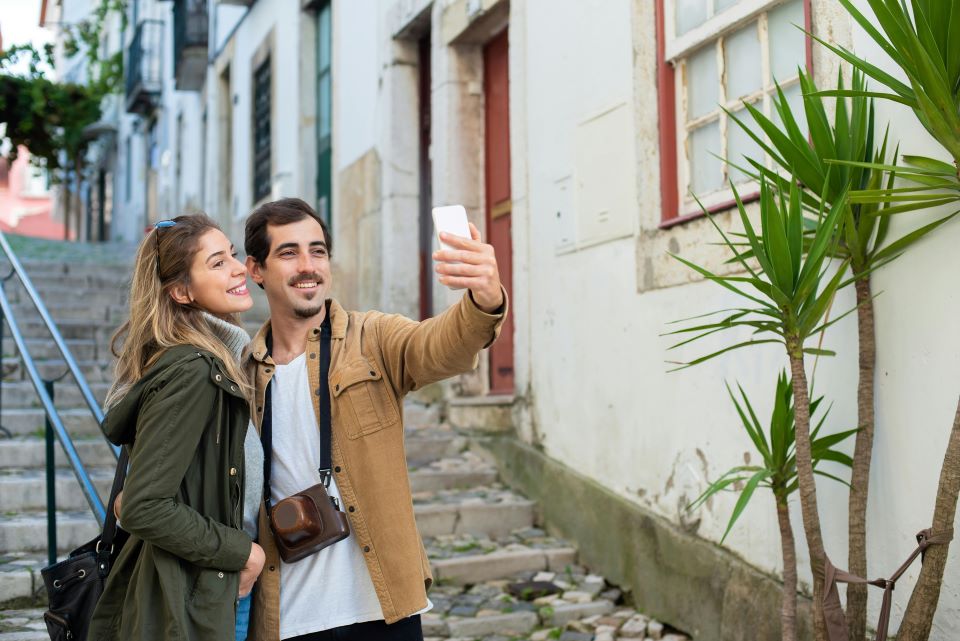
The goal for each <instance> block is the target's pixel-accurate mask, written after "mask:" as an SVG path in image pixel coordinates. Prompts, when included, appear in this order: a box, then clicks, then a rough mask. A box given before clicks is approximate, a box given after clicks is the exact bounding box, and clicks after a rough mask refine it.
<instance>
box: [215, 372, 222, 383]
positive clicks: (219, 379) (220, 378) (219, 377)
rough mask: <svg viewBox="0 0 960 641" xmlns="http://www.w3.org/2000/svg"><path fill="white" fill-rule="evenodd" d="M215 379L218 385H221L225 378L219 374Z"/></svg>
mask: <svg viewBox="0 0 960 641" xmlns="http://www.w3.org/2000/svg"><path fill="white" fill-rule="evenodd" d="M213 378H214V380H216V381H217V382H218V383H219V382H220V381H221V380H223V377H222V376H220V375H219V374H217V375H216V376H214V377H213Z"/></svg>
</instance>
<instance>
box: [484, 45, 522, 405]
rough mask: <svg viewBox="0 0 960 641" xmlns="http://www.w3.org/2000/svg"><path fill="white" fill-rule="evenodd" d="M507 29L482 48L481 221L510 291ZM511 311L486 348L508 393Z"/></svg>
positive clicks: (495, 389)
mask: <svg viewBox="0 0 960 641" xmlns="http://www.w3.org/2000/svg"><path fill="white" fill-rule="evenodd" d="M508 53H509V48H508V44H507V30H506V29H504V30H503V32H502V33H500V35H498V36H496V37H495V38H493V39H492V40H491V41H490V42H489V43H487V45H486V46H485V47H484V49H483V93H484V100H485V104H486V113H485V115H484V119H485V120H484V124H485V125H486V126H485V131H486V140H485V141H484V151H485V159H486V160H485V166H484V170H485V175H486V202H487V211H486V219H487V220H486V222H487V237H488V242H489V243H490V244H491V245H493V248H494V250H495V252H496V254H497V264H498V265H499V268H500V279H501V280H502V281H503V286H504V287H505V288H506V290H507V295H508V296H510V297H511V298H512V297H513V247H512V243H511V236H510V218H511V202H510V74H509V55H508ZM513 317H514V316H513V313H512V312H511V314H510V315H509V316H508V317H507V320H506V322H505V323H504V325H503V330H502V332H501V334H500V339H499V340H498V341H497V342H496V343H494V345H493V347H491V348H490V393H491V394H512V393H513Z"/></svg>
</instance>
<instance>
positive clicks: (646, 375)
mask: <svg viewBox="0 0 960 641" xmlns="http://www.w3.org/2000/svg"><path fill="white" fill-rule="evenodd" d="M630 4H631V3H630V2H628V1H627V0H611V1H610V2H604V3H602V4H600V3H571V4H570V5H568V7H567V10H565V11H556V7H555V4H554V3H549V2H545V1H534V0H531V1H530V2H527V3H525V9H524V11H525V25H524V27H523V29H522V30H520V29H516V30H512V32H511V48H512V49H514V50H515V49H517V48H520V47H523V51H524V52H525V57H526V63H525V68H524V69H523V70H522V71H521V72H520V73H519V74H518V73H514V72H513V69H511V73H512V75H513V78H514V80H513V83H514V86H513V87H512V91H514V92H515V94H516V91H517V90H516V83H517V79H518V78H525V82H526V91H525V93H526V104H525V106H524V108H523V109H521V106H520V105H517V104H516V102H514V104H513V105H512V118H513V120H514V122H515V121H516V119H517V118H518V117H520V118H523V119H524V122H523V124H522V125H521V127H522V128H523V129H525V131H526V153H527V158H526V165H527V177H528V180H529V185H528V189H529V192H528V209H527V210H528V212H529V213H528V215H527V219H526V220H521V217H520V216H517V219H516V220H515V223H514V224H515V227H518V228H520V229H521V230H523V231H524V233H528V234H529V240H528V241H527V242H525V243H515V251H517V252H518V254H519V255H518V256H517V257H516V258H515V263H516V264H522V265H524V266H525V270H523V271H520V270H518V274H517V277H516V282H515V287H516V289H515V298H517V299H523V300H524V302H525V305H524V307H525V311H526V318H520V317H518V322H520V323H525V324H527V330H526V331H523V330H518V336H524V335H528V336H529V339H528V340H523V341H518V344H517V349H518V351H520V352H526V353H525V354H522V355H520V354H518V362H522V361H524V360H529V362H530V363H531V365H530V376H531V396H532V405H533V409H532V417H531V419H532V422H533V425H532V429H533V430H534V433H535V434H536V437H537V438H539V439H540V441H541V442H542V444H543V446H544V449H545V451H546V453H547V454H548V455H550V456H551V457H553V458H556V459H558V460H560V461H562V462H563V463H565V464H567V465H569V466H571V467H574V468H576V469H578V470H580V471H581V472H583V473H585V474H586V475H588V476H590V477H591V478H594V479H596V480H597V481H599V482H601V483H602V484H604V485H605V486H607V487H609V488H610V489H612V490H613V491H615V492H617V493H619V494H622V495H623V496H625V497H627V498H629V499H631V500H633V501H635V502H637V503H638V504H640V505H643V506H644V507H646V508H648V509H651V510H653V511H655V512H657V513H659V514H661V515H663V516H665V517H667V518H669V519H671V520H672V521H673V522H675V523H677V524H679V525H681V526H683V527H686V528H688V529H691V530H696V531H697V533H698V534H699V535H700V536H703V537H706V538H708V539H711V540H714V541H719V540H720V538H721V536H722V535H723V531H724V529H725V527H726V522H727V518H728V516H729V514H730V513H731V511H732V509H733V505H734V502H735V496H724V497H719V498H717V499H715V500H713V501H711V503H710V504H709V505H708V506H707V507H706V508H705V509H703V510H700V511H699V512H696V513H693V514H688V513H686V512H685V511H684V510H683V506H684V505H685V503H686V502H687V501H689V500H692V499H693V498H695V497H696V495H697V494H698V493H699V492H700V491H702V489H703V488H704V487H705V484H706V480H707V479H710V480H713V479H715V478H717V477H718V476H719V474H721V473H722V472H724V471H725V470H726V469H728V468H729V467H732V466H734V465H738V464H742V463H743V462H744V460H745V453H748V452H749V453H750V455H751V456H752V457H753V458H754V460H755V457H756V455H755V454H753V453H752V446H751V445H750V443H749V440H748V439H747V438H746V435H745V434H744V433H743V431H742V429H741V428H739V427H738V419H737V417H736V414H735V412H734V410H733V407H732V405H731V403H730V401H729V399H728V397H727V395H726V391H725V389H724V385H723V384H724V381H728V382H730V383H731V384H732V383H733V382H734V381H739V382H740V383H741V384H742V385H743V386H744V388H745V389H746V390H747V391H748V393H749V394H750V396H751V399H752V400H753V401H754V403H755V407H756V409H757V411H758V413H759V414H760V416H761V417H764V418H765V417H767V416H769V410H770V407H771V402H772V399H771V395H772V390H773V384H774V382H775V378H776V374H777V371H778V369H779V368H780V367H783V366H785V365H786V362H785V359H784V357H783V354H782V351H781V350H780V349H779V348H777V347H765V348H753V349H750V350H747V351H741V352H734V353H732V354H730V355H727V356H723V357H721V358H719V359H717V360H715V361H713V362H711V363H708V364H704V365H700V366H698V367H695V368H692V369H689V370H685V371H682V372H676V373H667V370H668V369H669V368H670V365H669V364H667V363H666V362H665V361H667V360H668V359H671V360H672V359H676V357H677V356H680V357H687V358H689V357H691V356H694V355H698V354H704V353H707V352H708V350H709V349H710V347H711V346H720V345H723V344H727V343H732V342H733V340H734V339H735V337H724V338H721V339H718V340H715V341H704V342H703V343H702V344H700V345H697V346H695V347H693V348H690V349H685V350H684V351H683V352H681V353H680V354H677V355H674V354H673V353H669V352H667V350H666V348H667V346H668V345H670V344H671V341H670V339H669V338H661V337H660V336H659V335H660V334H662V333H664V332H666V331H669V329H670V328H669V326H668V325H667V323H668V322H669V321H671V320H675V319H680V318H685V317H690V316H694V315H697V314H701V313H703V312H706V311H710V310H715V309H721V308H724V307H729V306H731V305H732V304H733V303H735V302H736V301H734V300H733V299H732V298H731V297H730V296H728V295H727V294H726V293H725V292H724V291H723V290H722V289H720V288H719V287H717V286H715V285H712V284H709V283H702V282H700V283H694V284H689V285H682V286H677V287H671V288H665V289H658V290H652V291H648V292H645V293H642V294H638V293H637V289H638V283H637V280H636V279H637V277H636V274H637V265H636V244H637V242H638V240H637V239H636V238H628V239H623V240H618V241H613V242H608V243H606V244H602V245H598V246H595V247H592V248H588V249H584V250H580V251H577V252H573V253H569V254H561V255H557V253H556V252H555V250H554V247H553V237H554V229H553V225H554V223H553V220H554V217H553V216H552V214H553V211H552V209H551V207H552V206H553V203H554V202H555V200H554V196H555V194H554V182H555V181H556V180H557V179H559V178H562V177H563V176H566V175H570V174H572V173H573V171H574V168H575V162H576V159H575V157H574V148H573V141H574V138H575V133H576V125H577V123H578V122H580V121H581V120H582V119H583V118H584V117H585V116H587V115H589V114H590V113H592V112H595V111H596V110H598V109H601V108H604V107H607V106H610V105H612V104H615V103H616V102H617V101H620V100H623V99H624V98H626V99H628V100H631V102H633V104H634V105H637V104H649V100H647V99H643V98H642V97H638V98H636V99H635V100H634V99H632V97H633V96H634V94H635V93H640V92H646V91H650V90H651V88H649V87H634V86H633V77H634V76H633V69H632V62H633V51H632V41H631V33H630V28H629V25H630V22H631V6H630ZM860 4H865V2H861V3H860ZM514 11H516V9H514ZM521 38H524V39H525V42H523V43H521V42H520V39H521ZM854 43H855V46H856V47H857V48H858V50H860V51H862V52H864V53H865V54H866V55H867V56H869V57H870V58H871V60H873V61H874V62H880V61H881V56H880V55H879V53H878V52H877V51H876V49H875V47H873V46H872V45H869V44H868V43H867V42H866V39H865V37H864V36H863V34H861V33H856V34H855V36H854ZM512 60H514V62H516V61H517V60H522V57H520V56H515V55H514V57H513V58H512ZM649 64H653V61H652V60H651V61H650V62H649ZM656 117H657V115H656V113H655V112H646V113H639V114H638V120H639V121H641V122H646V123H650V122H651V121H652V122H653V123H655V122H656ZM888 120H889V121H891V122H892V123H893V125H892V133H893V135H894V137H895V138H896V139H899V140H901V141H903V143H904V147H903V149H902V150H903V151H909V152H910V153H923V154H935V153H936V149H935V147H933V146H931V144H930V143H929V142H927V141H926V136H925V134H924V133H923V132H922V130H919V126H918V125H915V123H914V119H913V118H912V116H910V115H909V114H907V115H904V114H900V113H898V112H897V109H895V108H894V106H892V105H890V104H886V103H881V104H878V122H879V123H880V124H881V126H882V125H883V124H885V122H886V121H888ZM515 137H516V134H515ZM514 153H517V150H516V148H515V150H514ZM656 162H658V159H656V158H650V159H641V160H640V164H638V166H637V167H635V168H630V167H611V168H610V171H612V172H615V171H631V172H634V171H635V172H637V175H638V192H639V193H638V202H637V203H636V205H635V206H636V209H637V211H638V217H640V216H641V213H640V212H641V211H643V210H645V209H646V208H651V207H652V208H656V209H659V184H658V182H657V173H658V172H657V171H655V170H652V169H651V168H650V167H648V166H644V164H643V163H656ZM518 212H519V210H518ZM925 220H929V215H921V216H903V217H900V218H898V220H897V223H896V224H895V225H894V230H893V233H894V234H896V233H902V232H903V231H905V230H909V229H911V228H913V227H914V226H916V225H919V224H921V222H923V221H925ZM653 233H657V232H653ZM515 236H518V237H519V235H518V232H515ZM715 240H716V239H715V238H714V237H713V236H712V235H709V236H704V238H703V239H702V243H708V242H714V241H715ZM958 241H960V227H958V226H957V225H956V224H953V225H951V226H950V227H949V228H947V229H944V230H942V232H941V233H939V234H938V235H937V236H936V237H934V238H931V239H929V240H927V241H925V242H923V243H921V244H920V245H918V246H916V247H915V248H914V249H913V250H911V252H909V253H908V254H907V255H906V256H904V257H903V258H901V259H900V261H898V262H897V263H895V264H894V265H891V266H889V267H887V268H885V269H884V270H882V271H881V272H879V273H878V274H877V275H876V276H875V279H874V280H875V290H876V291H882V292H883V294H882V295H881V296H879V298H878V299H877V303H876V305H877V332H878V345H879V349H878V387H877V416H878V426H877V439H876V446H875V454H874V467H873V479H872V488H871V489H872V491H871V501H870V513H869V524H868V533H869V542H868V543H869V548H870V559H871V561H870V572H869V573H870V576H871V577H874V576H886V575H889V573H890V572H892V571H893V570H894V569H895V568H896V567H897V566H898V565H899V564H900V563H901V562H902V561H903V559H904V558H905V557H906V556H907V554H909V552H910V551H911V550H912V548H913V547H914V542H913V534H914V533H915V532H916V531H918V530H920V529H921V528H923V527H926V526H928V525H929V521H930V516H931V514H932V506H933V499H934V493H935V489H936V484H937V477H938V475H939V471H940V464H941V461H942V456H943V449H944V446H945V443H946V438H947V434H948V432H949V428H950V425H951V422H952V418H953V413H954V409H955V405H956V400H957V392H958V389H957V381H958V380H960V377H958V376H957V374H958V370H960V362H958V356H960V338H958V337H957V336H956V332H953V331H951V330H952V325H953V319H954V318H955V317H956V316H957V314H958V313H960V300H958V298H960V297H958V296H957V295H956V292H955V291H954V290H955V288H954V287H952V284H951V283H952V281H953V280H954V277H953V274H955V273H956V270H957V268H958V266H960V265H958V264H957V263H958V262H960V257H957V256H956V254H955V253H951V252H950V251H949V247H951V246H954V245H956V243H957V242H958ZM639 242H643V241H639ZM527 252H528V254H527V255H523V254H524V253H527ZM852 301H853V297H852V293H851V292H845V293H843V294H842V295H841V296H840V297H838V300H837V303H836V304H835V307H834V310H835V313H840V312H841V311H845V310H846V309H849V307H850V306H851V305H852ZM826 346H827V347H829V348H831V349H835V350H837V352H838V356H837V357H836V358H832V359H821V360H820V362H819V364H818V366H817V369H816V379H815V381H816V383H815V385H816V387H815V392H816V393H818V394H825V395H826V396H827V402H828V403H829V402H832V403H833V404H834V407H833V410H832V411H831V415H830V419H829V421H828V423H827V427H826V429H827V430H829V431H836V430H841V429H848V428H850V427H852V426H855V424H856V403H855V394H856V376H857V367H856V358H857V354H856V326H855V322H854V320H853V318H852V317H851V318H849V319H847V320H844V321H843V322H841V323H840V324H838V325H837V326H836V327H835V328H834V329H833V330H832V331H831V332H830V333H829V334H828V336H827V338H826ZM809 365H810V366H811V367H812V365H813V363H812V361H811V362H810V363H809ZM850 447H851V449H852V443H850ZM832 471H836V470H835V469H834V470H832ZM819 498H820V510H821V514H822V517H823V518H822V520H823V530H824V536H825V542H826V546H827V550H828V553H829V554H830V556H831V558H832V559H833V560H834V561H835V562H836V563H837V565H839V566H844V565H845V564H846V553H847V551H846V520H847V509H846V503H847V492H846V490H845V488H843V487H842V486H840V485H838V484H836V483H832V482H829V481H827V482H821V483H820V484H819ZM794 503H795V504H794V505H793V515H794V527H795V530H796V534H797V540H798V548H799V549H798V552H799V561H800V567H801V579H802V580H805V581H806V582H807V584H809V571H808V570H807V569H806V567H807V565H808V557H807V554H806V551H805V543H804V542H803V534H802V525H801V521H800V518H799V510H798V507H799V506H798V505H797V504H796V501H795V502H794ZM697 519H699V520H700V523H699V526H697V524H696V521H697ZM725 545H726V546H727V547H728V548H730V549H731V550H732V551H733V552H735V553H737V554H739V555H741V556H743V557H744V558H745V559H747V561H748V562H750V563H751V564H753V565H755V566H758V567H760V568H762V569H765V570H770V571H774V572H779V571H780V570H781V562H780V558H779V557H780V551H779V539H778V533H777V524H776V518H775V512H774V506H773V501H772V499H771V498H769V497H768V496H766V495H763V494H759V495H758V496H757V498H756V499H755V500H754V502H753V504H752V505H751V506H750V507H749V508H748V510H747V511H746V512H745V513H744V515H743V517H742V518H741V521H740V523H739V524H738V526H737V527H736V528H735V530H734V531H733V533H732V534H731V536H730V537H729V538H728V539H727V541H726V543H725ZM954 547H956V546H954ZM918 572H919V565H916V566H915V567H914V568H912V569H911V571H909V572H908V573H907V575H905V577H904V578H903V579H902V580H901V584H900V585H899V586H898V589H897V591H896V592H895V609H894V612H895V614H894V619H895V620H899V617H900V615H901V614H902V609H903V607H905V605H906V602H907V599H908V598H909V595H910V590H911V588H912V583H913V581H915V578H916V576H917V574H918ZM958 591H960V568H958V559H957V554H956V553H954V554H951V560H950V563H949V565H948V570H947V577H946V581H945V588H944V591H943V594H942V596H941V601H940V608H939V611H938V615H937V620H936V628H935V633H934V636H933V637H932V638H936V639H942V640H946V639H953V638H957V637H958V636H960V623H958V621H960V594H958ZM879 602H880V599H879V594H878V593H873V594H871V615H870V616H871V621H875V620H876V615H877V611H878V607H879Z"/></svg>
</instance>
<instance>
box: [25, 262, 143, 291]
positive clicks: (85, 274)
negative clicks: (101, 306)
mask: <svg viewBox="0 0 960 641" xmlns="http://www.w3.org/2000/svg"><path fill="white" fill-rule="evenodd" d="M26 272H27V277H29V278H30V282H31V283H33V284H34V286H35V287H43V286H44V285H47V284H54V283H55V284H57V285H59V286H61V287H64V288H70V289H83V288H91V289H125V290H129V289H130V277H131V273H132V272H131V268H129V267H125V266H110V267H102V268H100V269H92V270H84V271H77V270H70V271H68V272H63V271H62V270H60V269H57V268H52V269H50V268H47V269H40V268H30V267H27V268H26ZM17 280H18V281H19V278H17Z"/></svg>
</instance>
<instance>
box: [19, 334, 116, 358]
mask: <svg viewBox="0 0 960 641" xmlns="http://www.w3.org/2000/svg"><path fill="white" fill-rule="evenodd" d="M65 341H66V343H67V349H69V350H70V353H71V354H72V355H73V358H74V359H75V360H77V361H94V360H97V359H98V358H101V357H102V358H108V357H109V352H108V351H106V350H105V351H104V353H102V354H100V353H99V352H100V351H101V348H100V346H99V345H97V342H96V341H94V340H92V339H89V338H68V339H65ZM26 343H27V351H28V352H29V354H30V356H31V357H33V359H34V360H50V359H59V358H63V354H62V353H61V352H60V348H59V347H57V344H56V343H55V342H53V339H51V338H28V339H26ZM3 353H4V355H5V356H8V357H9V356H16V355H17V353H18V350H17V348H16V344H15V343H14V342H13V339H7V340H4V343H3Z"/></svg>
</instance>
